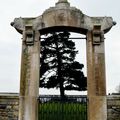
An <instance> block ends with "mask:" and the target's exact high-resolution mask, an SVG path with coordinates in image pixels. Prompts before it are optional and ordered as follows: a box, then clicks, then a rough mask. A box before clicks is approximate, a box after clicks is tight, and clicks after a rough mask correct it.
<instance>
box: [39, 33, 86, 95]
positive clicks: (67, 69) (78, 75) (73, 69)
mask: <svg viewBox="0 0 120 120" xmlns="http://www.w3.org/2000/svg"><path fill="white" fill-rule="evenodd" d="M69 36H70V33H68V32H59V33H53V34H50V35H48V36H47V38H46V39H44V40H41V54H40V62H41V66H40V87H44V88H48V89H49V88H60V93H61V97H64V91H65V90H78V91H83V90H86V86H87V78H86V77H85V76H84V74H83V72H82V68H83V67H84V66H83V64H80V63H79V62H77V61H75V56H76V54H77V53H78V51H76V50H75V49H76V48H75V43H74V42H73V41H72V40H70V39H69Z"/></svg>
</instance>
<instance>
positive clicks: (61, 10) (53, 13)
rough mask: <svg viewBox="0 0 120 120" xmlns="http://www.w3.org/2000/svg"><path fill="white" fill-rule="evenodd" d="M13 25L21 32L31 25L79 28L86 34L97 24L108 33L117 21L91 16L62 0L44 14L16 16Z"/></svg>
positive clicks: (38, 28) (36, 26)
mask: <svg viewBox="0 0 120 120" xmlns="http://www.w3.org/2000/svg"><path fill="white" fill-rule="evenodd" d="M11 25H12V26H14V27H15V28H16V30H17V31H18V32H20V33H22V32H23V30H24V28H25V26H28V25H29V26H32V27H33V29H34V30H42V29H49V28H53V27H57V28H58V27H59V28H61V27H62V28H63V27H69V28H71V30H70V31H72V28H73V29H78V30H79V31H80V33H81V34H86V32H87V31H88V30H89V31H90V30H93V28H94V26H96V25H97V26H101V30H102V31H104V33H106V32H108V31H109V30H110V28H111V27H112V26H113V25H115V22H114V21H113V19H112V17H89V16H87V15H85V14H83V13H82V11H81V10H79V9H77V8H76V7H71V6H70V3H68V2H67V1H66V0H60V1H59V2H57V3H56V5H55V7H50V8H49V9H47V10H45V11H44V12H43V14H42V15H40V16H38V17H36V18H21V17H20V18H15V20H14V22H12V23H11ZM55 30H56V29H55ZM76 31H77V30H76Z"/></svg>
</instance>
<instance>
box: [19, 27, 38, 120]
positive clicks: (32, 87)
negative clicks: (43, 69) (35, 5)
mask: <svg viewBox="0 0 120 120" xmlns="http://www.w3.org/2000/svg"><path fill="white" fill-rule="evenodd" d="M39 68H40V41H39V32H38V31H33V29H32V26H25V30H24V31H23V41H22V58H21V79H20V95H19V120H38V96H39Z"/></svg>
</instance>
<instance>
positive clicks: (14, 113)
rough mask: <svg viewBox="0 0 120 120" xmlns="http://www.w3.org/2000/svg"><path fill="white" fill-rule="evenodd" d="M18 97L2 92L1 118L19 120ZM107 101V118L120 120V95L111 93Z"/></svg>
mask: <svg viewBox="0 0 120 120" xmlns="http://www.w3.org/2000/svg"><path fill="white" fill-rule="evenodd" d="M18 98H19V97H18V94H11V93H10V94H9V93H7V94H6V93H0V120H18V106H19V99H18ZM107 103H108V104H107V107H108V111H107V112H108V119H107V120H120V95H109V96H108V97H107Z"/></svg>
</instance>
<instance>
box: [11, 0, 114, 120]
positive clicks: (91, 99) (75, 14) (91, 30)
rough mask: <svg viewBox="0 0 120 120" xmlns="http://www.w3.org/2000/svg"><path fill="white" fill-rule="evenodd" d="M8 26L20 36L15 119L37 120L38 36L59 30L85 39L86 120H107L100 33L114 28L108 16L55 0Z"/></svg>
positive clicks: (103, 56)
mask: <svg viewBox="0 0 120 120" xmlns="http://www.w3.org/2000/svg"><path fill="white" fill-rule="evenodd" d="M11 25H12V26H13V27H14V28H15V29H16V30H17V31H18V32H19V33H20V34H22V36H23V39H22V60H21V78H20V95H19V120H38V100H37V98H38V95H39V72H40V36H41V35H43V34H46V33H49V32H52V31H56V32H57V31H63V30H67V31H69V32H77V33H80V34H84V35H86V37H87V40H86V48H87V53H86V54H87V88H88V120H107V103H106V78H105V51H104V34H105V33H107V32H108V31H109V30H110V29H111V28H112V27H113V26H114V25H115V22H114V21H113V19H112V18H111V17H89V16H87V15H85V14H83V13H82V11H81V10H79V9H77V8H76V7H71V6H70V3H69V2H68V1H67V0H59V1H58V2H57V3H56V5H55V7H51V8H49V9H47V10H45V11H44V13H43V14H42V15H40V16H38V17H35V18H21V17H20V18H15V20H14V22H12V23H11Z"/></svg>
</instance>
